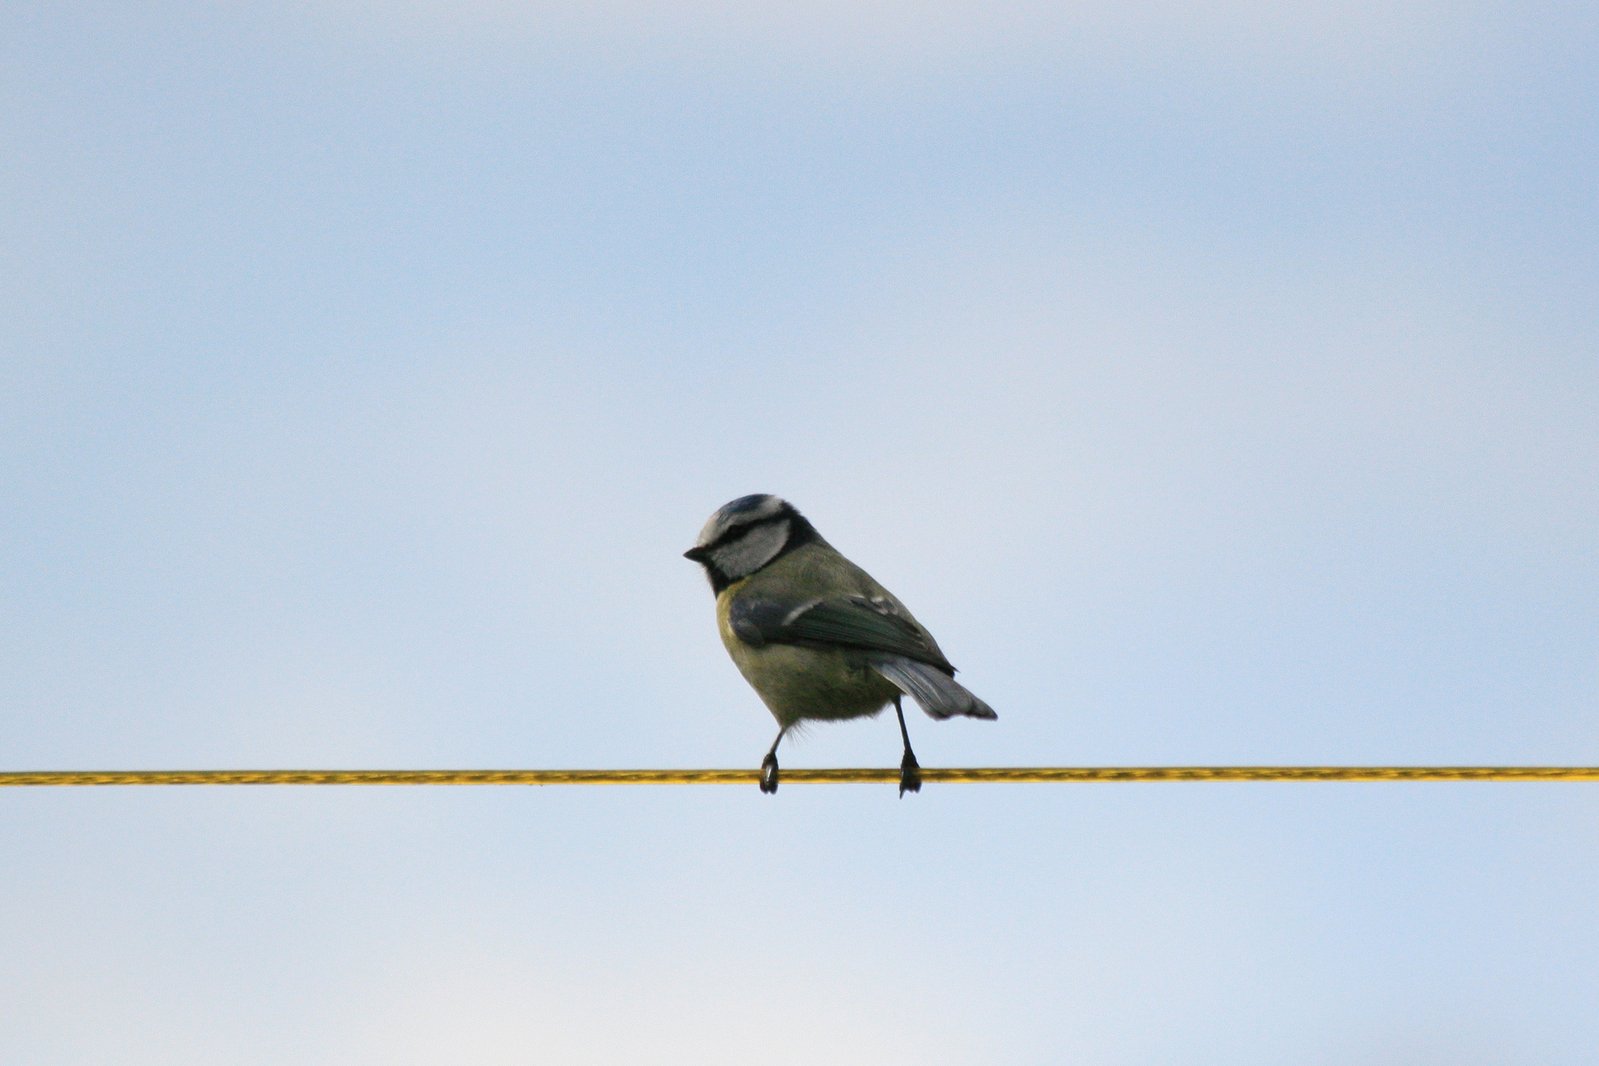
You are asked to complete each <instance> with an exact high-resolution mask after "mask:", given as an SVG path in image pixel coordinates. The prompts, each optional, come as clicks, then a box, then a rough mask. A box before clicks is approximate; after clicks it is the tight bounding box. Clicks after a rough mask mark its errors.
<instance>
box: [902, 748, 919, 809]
mask: <svg viewBox="0 0 1599 1066" xmlns="http://www.w3.org/2000/svg"><path fill="white" fill-rule="evenodd" d="M921 790H922V767H921V764H920V763H918V762H917V761H916V756H914V755H912V754H911V753H910V751H909V749H907V750H906V752H905V758H903V759H901V760H900V763H899V798H900V799H904V798H905V793H907V792H920V791H921Z"/></svg>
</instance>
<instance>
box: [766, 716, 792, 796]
mask: <svg viewBox="0 0 1599 1066" xmlns="http://www.w3.org/2000/svg"><path fill="white" fill-rule="evenodd" d="M787 732H788V726H784V727H783V728H782V729H779V730H778V731H777V739H776V740H774V741H772V747H771V749H770V750H769V751H767V753H766V758H764V759H762V760H761V791H762V792H767V793H771V792H776V791H777V746H778V745H779V744H781V743H783V734H784V733H787Z"/></svg>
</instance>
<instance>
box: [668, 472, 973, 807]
mask: <svg viewBox="0 0 1599 1066" xmlns="http://www.w3.org/2000/svg"><path fill="white" fill-rule="evenodd" d="M683 555H684V557H685V558H687V559H691V560H693V561H694V562H696V563H698V564H700V565H701V566H702V567H704V568H705V574H706V577H708V578H709V579H710V583H711V591H712V593H714V594H715V596H716V624H717V629H718V631H719V632H720V634H721V637H722V643H723V645H724V646H726V648H727V653H728V655H730V656H731V657H732V659H733V663H734V665H736V666H737V667H738V670H739V673H741V674H743V675H744V680H746V681H748V682H749V684H750V687H751V688H753V689H754V690H755V692H756V694H757V695H758V696H760V698H761V700H762V701H763V702H764V703H765V704H766V706H767V708H768V709H769V710H770V711H771V712H772V716H773V717H774V718H776V719H777V724H778V730H777V739H776V740H773V741H772V747H771V749H770V750H768V751H767V753H766V758H765V759H763V760H762V761H761V775H760V786H761V791H762V792H764V793H768V794H771V793H775V792H776V791H777V785H778V765H777V746H778V745H779V744H781V743H782V742H783V738H784V737H785V736H787V735H788V732H789V730H791V729H793V728H794V727H795V726H797V725H799V724H800V723H802V722H811V721H839V720H843V719H849V718H862V717H871V716H873V715H876V714H878V713H879V712H881V711H882V710H883V708H884V707H886V706H888V705H889V704H890V703H892V704H893V705H894V714H895V715H896V717H898V719H899V734H900V739H901V740H902V741H904V744H905V753H904V757H903V758H902V759H901V760H900V778H899V795H900V798H901V799H903V798H904V796H905V793H907V792H917V791H919V790H920V789H921V785H922V778H921V767H920V766H919V764H918V763H917V761H916V755H915V754H914V753H913V752H912V751H911V738H910V732H909V731H908V730H907V729H906V728H905V712H904V709H903V708H902V707H901V705H900V699H901V697H902V696H910V697H911V698H912V699H914V700H915V701H916V702H917V703H918V704H920V705H921V708H922V710H924V711H926V712H927V714H928V715H929V716H930V717H932V718H935V719H944V718H950V717H954V716H956V715H964V716H965V717H968V718H985V719H994V718H997V717H999V716H998V715H997V714H995V713H994V709H993V708H992V707H990V706H989V705H988V704H987V703H984V702H983V701H982V700H981V699H978V698H977V697H976V696H975V695H973V694H972V693H971V692H970V691H968V690H967V689H966V687H965V686H964V685H962V684H961V683H960V682H958V681H956V680H955V668H954V667H953V666H951V665H950V662H949V660H948V659H947V658H945V656H944V653H943V652H942V651H941V650H939V647H938V644H937V642H936V641H934V640H933V636H932V634H931V633H929V632H928V631H927V630H926V628H925V627H923V625H922V624H921V623H920V622H918V621H917V620H916V618H915V617H914V616H913V615H912V614H911V613H910V611H909V610H907V609H906V607H905V605H904V604H903V603H901V602H900V601H899V600H898V599H897V598H896V597H895V596H894V594H893V593H891V592H889V591H888V590H887V589H886V588H884V587H883V586H882V585H880V584H878V583H877V582H876V581H875V580H873V578H872V576H871V575H870V574H868V573H867V572H866V571H864V570H862V569H861V568H860V567H858V566H856V565H855V564H854V563H852V562H850V561H849V560H848V559H846V558H845V557H844V556H843V555H841V554H840V553H839V552H838V550H837V549H835V548H834V547H833V546H832V545H831V544H829V543H827V541H825V540H823V539H822V535H821V534H820V533H818V532H817V531H816V527H815V526H813V525H811V523H810V521H809V520H808V519H807V518H805V516H804V515H802V514H800V513H799V511H798V510H796V509H795V507H794V505H793V504H791V503H789V502H788V501H787V500H784V499H781V498H780V497H777V496H772V495H769V494H766V493H756V494H753V495H749V496H740V497H739V498H738V499H736V500H733V501H732V502H730V503H728V504H726V505H724V506H723V507H721V508H719V509H718V510H717V511H716V513H714V514H712V515H711V517H710V519H709V520H708V521H707V522H706V523H705V528H704V529H702V530H700V535H699V537H698V539H697V540H696V541H695V542H694V546H693V547H692V548H690V549H689V550H688V551H686V552H684V553H683Z"/></svg>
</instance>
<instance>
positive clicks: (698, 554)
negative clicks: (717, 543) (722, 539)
mask: <svg viewBox="0 0 1599 1066" xmlns="http://www.w3.org/2000/svg"><path fill="white" fill-rule="evenodd" d="M705 555H706V551H705V549H704V548H702V547H700V546H698V545H696V546H695V547H692V548H690V549H689V550H688V551H686V552H684V553H683V558H685V559H693V560H694V561H695V562H696V563H703V562H704V561H705Z"/></svg>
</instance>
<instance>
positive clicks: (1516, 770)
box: [0, 766, 1599, 788]
mask: <svg viewBox="0 0 1599 1066" xmlns="http://www.w3.org/2000/svg"><path fill="white" fill-rule="evenodd" d="M759 779H760V771H759V770H24V771H11V772H0V788H4V787H8V786H9V787H24V786H60V785H752V784H755V783H756V782H757V781H758V780H759ZM782 780H783V783H784V784H795V785H815V784H841V783H846V782H879V783H881V782H890V783H892V782H898V781H899V770H897V769H843V770H802V769H794V770H784V771H783V774H782ZM922 780H924V781H928V782H935V781H936V782H950V783H954V782H984V783H1008V784H1019V783H1024V782H1027V783H1033V782H1093V781H1599V766H995V767H980V768H968V769H959V768H946V769H936V768H924V769H923V770H922Z"/></svg>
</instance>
